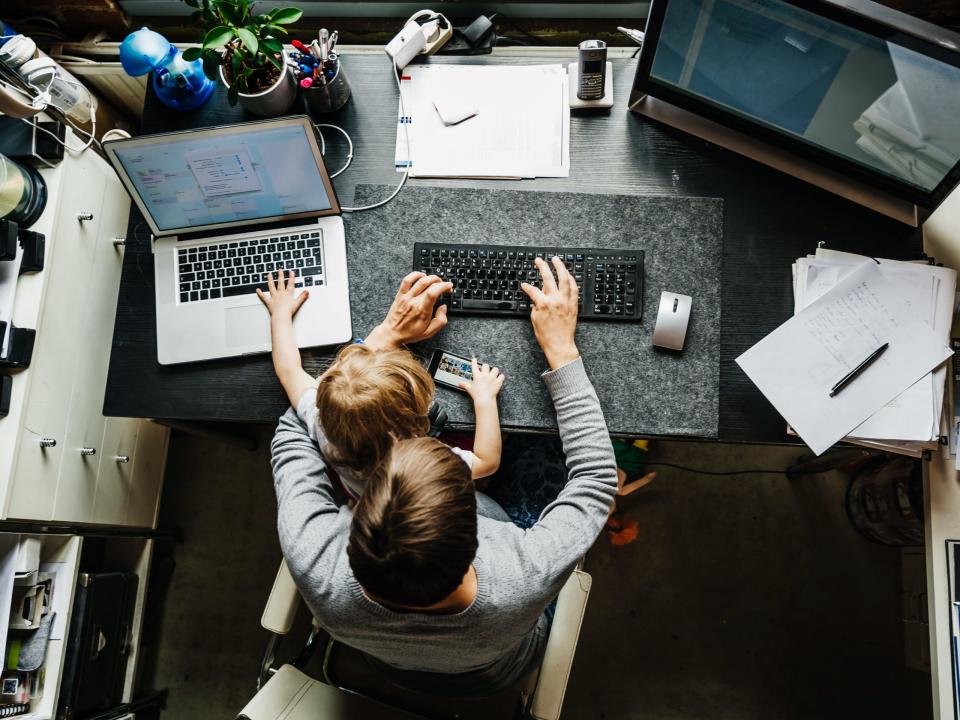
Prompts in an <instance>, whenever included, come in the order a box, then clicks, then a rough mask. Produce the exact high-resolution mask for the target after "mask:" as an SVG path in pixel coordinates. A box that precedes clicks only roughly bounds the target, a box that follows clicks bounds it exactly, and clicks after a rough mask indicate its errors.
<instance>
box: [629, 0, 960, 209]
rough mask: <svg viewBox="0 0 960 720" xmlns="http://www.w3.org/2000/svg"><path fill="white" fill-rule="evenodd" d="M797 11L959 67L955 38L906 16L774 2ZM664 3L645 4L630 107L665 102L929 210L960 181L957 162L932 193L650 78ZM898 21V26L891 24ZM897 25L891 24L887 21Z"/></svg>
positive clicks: (820, 1) (857, 7) (854, 4)
mask: <svg viewBox="0 0 960 720" xmlns="http://www.w3.org/2000/svg"><path fill="white" fill-rule="evenodd" d="M780 1H781V2H783V3H785V4H788V5H793V6H794V7H798V8H800V9H803V10H807V11H810V12H813V13H815V14H818V15H821V16H823V17H826V18H827V19H830V20H834V21H836V22H839V23H841V24H844V25H847V26H849V27H852V28H854V29H857V30H860V31H862V32H865V33H867V34H868V35H872V36H874V37H877V38H879V39H881V40H890V39H893V38H895V39H896V42H897V44H899V45H902V46H903V47H907V48H910V49H912V50H916V51H917V52H919V53H921V54H924V55H928V56H930V57H933V58H935V59H937V60H940V61H941V62H945V63H947V64H949V65H952V66H954V67H957V68H960V52H958V51H960V35H957V34H955V33H952V32H950V31H948V30H944V29H943V28H939V27H937V26H934V25H930V24H929V23H925V22H923V21H919V20H916V19H915V18H912V17H910V16H906V15H903V14H902V13H898V12H895V11H889V10H887V9H886V8H882V11H877V10H876V9H875V8H876V6H875V4H874V3H868V2H864V1H862V0H840V2H832V1H831V0H780ZM669 2H670V0H651V4H650V12H649V15H648V18H647V26H646V31H645V38H644V42H643V46H642V47H641V50H640V56H639V60H638V62H637V71H636V74H635V76H634V82H633V90H632V93H631V98H630V106H631V107H633V106H634V104H635V103H637V102H639V101H640V100H641V99H642V98H643V96H645V95H651V96H653V97H655V98H658V99H660V100H663V101H665V102H667V103H670V104H672V105H675V106H677V107H680V108H682V109H684V110H687V111H689V112H692V113H695V114H697V115H700V116H702V117H705V118H707V119H709V120H712V121H714V122H717V123H719V124H721V125H726V126H728V127H731V128H733V129H735V130H738V131H740V132H742V133H744V134H745V135H748V136H752V137H755V138H757V139H759V140H763V141H766V142H769V143H770V144H772V145H775V146H777V147H780V148H782V149H785V150H787V151H789V152H792V153H795V154H798V155H801V156H804V157H806V158H810V159H812V160H814V161H815V162H817V163H819V164H820V165H823V166H825V167H827V168H830V169H831V170H834V171H837V172H840V173H842V174H844V175H846V176H848V177H851V178H853V179H856V180H858V181H860V182H863V183H865V184H867V185H870V186H872V187H875V188H878V189H880V190H883V191H885V192H887V193H889V194H890V195H892V196H894V197H897V198H900V199H902V200H906V201H907V202H910V203H914V204H916V205H918V206H920V207H922V208H924V209H926V210H931V211H932V210H933V209H935V208H936V207H937V205H939V204H940V202H942V201H943V199H944V198H945V197H946V196H947V195H948V194H949V193H950V191H951V190H953V188H954V187H956V186H957V184H958V183H960V160H958V162H957V163H956V164H955V165H954V166H953V167H952V168H951V169H950V171H949V172H948V173H947V174H946V175H945V176H944V177H943V179H942V180H941V181H940V183H939V184H938V185H937V186H936V187H935V188H933V189H932V190H924V189H923V188H920V187H917V186H915V185H911V184H909V183H907V182H903V181H899V180H896V179H895V178H894V177H893V176H891V175H887V174H885V173H883V172H881V171H879V170H872V169H870V168H869V167H867V166H864V165H860V164H859V163H857V162H855V161H854V160H850V159H847V158H845V157H843V156H842V155H838V154H835V153H833V152H830V151H828V150H825V149H823V148H821V147H818V146H815V145H813V144H809V143H807V142H804V141H803V140H800V139H798V138H796V137H794V136H793V135H791V134H789V133H787V132H786V131H783V130H779V129H776V128H775V127H773V126H770V125H766V124H764V123H762V122H760V121H758V120H749V119H747V118H745V117H743V116H741V115H739V114H737V113H736V112H733V111H731V110H726V109H724V108H723V107H722V106H719V105H716V104H713V103H711V102H708V101H706V100H705V99H700V98H701V97H702V96H697V95H694V94H692V93H686V92H684V91H681V90H679V89H677V88H676V86H675V85H671V84H667V83H664V82H662V81H659V80H657V78H655V77H653V76H652V75H651V70H652V68H653V59H654V55H655V52H656V47H657V44H658V41H659V39H660V33H661V30H662V28H663V21H664V18H665V16H666V9H667V6H668V5H669ZM841 3H842V4H841ZM897 21H899V22H897ZM894 22H897V24H896V25H893V24H892V23H894Z"/></svg>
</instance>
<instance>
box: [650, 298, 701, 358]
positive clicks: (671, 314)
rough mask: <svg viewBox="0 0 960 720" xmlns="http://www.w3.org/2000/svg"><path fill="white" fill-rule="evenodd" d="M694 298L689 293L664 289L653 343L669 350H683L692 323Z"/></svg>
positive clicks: (654, 329)
mask: <svg viewBox="0 0 960 720" xmlns="http://www.w3.org/2000/svg"><path fill="white" fill-rule="evenodd" d="M692 304H693V298H691V297H690V296H689V295H681V294H680V293H672V292H667V291H666V290H664V291H663V292H662V293H660V309H659V310H657V324H656V325H655V326H654V328H653V344H654V345H656V346H657V347H662V348H666V349H667V350H683V343H684V341H685V340H686V338H687V325H689V323H690V307H691V305H692Z"/></svg>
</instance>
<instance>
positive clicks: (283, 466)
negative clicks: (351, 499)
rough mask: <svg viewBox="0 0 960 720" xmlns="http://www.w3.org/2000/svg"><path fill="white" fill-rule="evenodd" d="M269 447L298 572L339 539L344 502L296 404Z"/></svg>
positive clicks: (288, 547) (286, 545)
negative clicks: (339, 504)
mask: <svg viewBox="0 0 960 720" xmlns="http://www.w3.org/2000/svg"><path fill="white" fill-rule="evenodd" d="M270 451H271V453H270V455H271V458H270V463H271V465H272V467H273V484H274V489H275V491H276V493H277V531H278V534H279V536H280V549H281V550H282V551H283V556H284V557H285V558H286V560H287V564H288V566H289V567H290V572H291V573H292V574H293V576H294V577H295V578H296V577H298V576H300V575H302V574H303V573H305V572H306V571H308V570H309V569H310V568H311V567H313V566H314V565H315V564H316V562H317V561H318V560H319V558H320V556H321V555H322V554H323V553H324V552H325V551H326V550H327V549H330V548H332V546H333V545H334V541H335V540H336V534H337V533H338V532H340V529H339V528H338V527H337V522H336V520H337V516H338V514H339V508H338V507H337V504H336V502H335V501H334V498H333V493H332V487H331V481H330V476H329V474H328V473H327V466H326V464H325V463H324V461H323V458H322V456H321V455H320V451H319V449H318V448H317V446H316V444H315V443H314V442H313V440H311V439H310V434H309V432H308V431H307V427H306V426H305V425H304V423H303V421H302V420H301V419H300V418H299V417H297V414H296V413H295V412H294V411H293V410H292V409H290V410H288V411H287V412H286V414H284V415H283V417H281V418H280V422H279V424H278V425H277V431H276V433H275V434H274V436H273V442H272V443H271V445H270Z"/></svg>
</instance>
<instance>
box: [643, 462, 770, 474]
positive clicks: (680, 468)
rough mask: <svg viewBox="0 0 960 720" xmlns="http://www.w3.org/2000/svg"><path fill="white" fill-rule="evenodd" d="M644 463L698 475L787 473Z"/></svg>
mask: <svg viewBox="0 0 960 720" xmlns="http://www.w3.org/2000/svg"><path fill="white" fill-rule="evenodd" d="M644 464H645V465H658V466H660V467H669V468H676V469H677V470H686V471H687V472H692V473H696V474H698V475H720V476H726V475H754V474H756V473H767V474H770V475H784V474H785V473H786V471H785V470H761V469H755V470H731V471H730V472H715V471H713V470H697V469H696V468H691V467H685V466H684V465H674V464H673V463H666V462H648V463H644Z"/></svg>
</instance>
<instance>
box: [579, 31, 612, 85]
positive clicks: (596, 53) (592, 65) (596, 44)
mask: <svg viewBox="0 0 960 720" xmlns="http://www.w3.org/2000/svg"><path fill="white" fill-rule="evenodd" d="M579 56H580V66H579V68H578V69H579V73H580V77H579V81H578V85H577V97H578V98H580V99H581V100H599V99H600V98H602V97H603V88H604V83H605V82H606V77H605V75H606V70H607V44H606V43H605V42H604V41H603V40H584V41H583V42H582V43H580V46H579Z"/></svg>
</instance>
